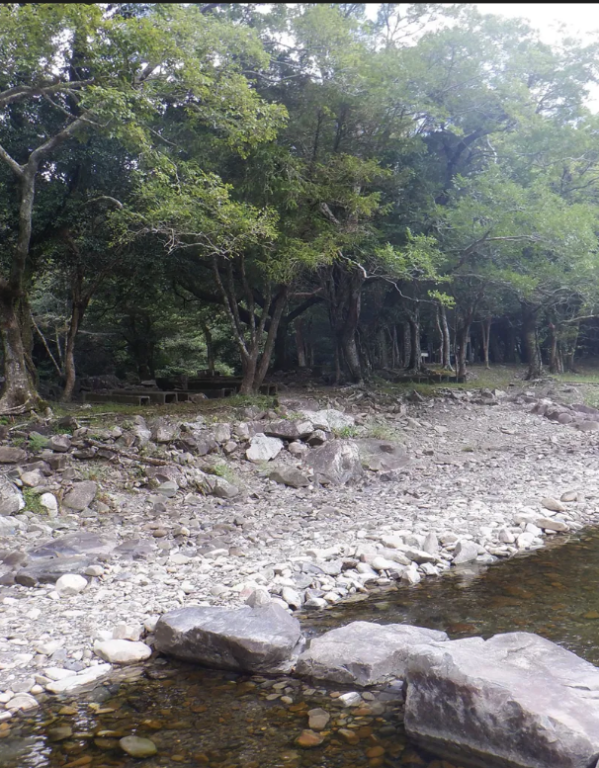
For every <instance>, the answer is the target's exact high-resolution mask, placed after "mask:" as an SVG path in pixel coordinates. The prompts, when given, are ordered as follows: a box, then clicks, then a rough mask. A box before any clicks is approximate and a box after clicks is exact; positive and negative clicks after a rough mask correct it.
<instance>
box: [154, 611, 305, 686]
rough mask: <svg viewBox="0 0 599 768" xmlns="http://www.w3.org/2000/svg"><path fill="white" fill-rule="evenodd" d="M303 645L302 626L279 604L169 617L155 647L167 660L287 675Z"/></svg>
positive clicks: (161, 625) (158, 631)
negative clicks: (172, 659) (281, 671)
mask: <svg viewBox="0 0 599 768" xmlns="http://www.w3.org/2000/svg"><path fill="white" fill-rule="evenodd" d="M301 642H302V633H301V628H300V624H299V621H298V620H297V619H294V618H293V617H292V616H290V615H289V614H288V613H287V612H286V611H285V610H284V609H283V608H281V606H279V605H276V604H275V603H269V604H267V605H256V606H255V607H251V606H249V605H246V606H243V607H242V608H237V609H230V608H219V607H215V608H202V607H190V608H179V609H177V610H175V611H171V612H170V613H166V614H164V616H162V617H161V618H160V620H159V621H158V624H157V625H156V630H155V647H156V649H157V650H158V651H160V652H161V653H164V654H165V655H167V656H174V657H175V658H178V659H183V660H184V661H194V662H197V663H198V664H202V665H204V666H207V667H216V668H219V669H233V670H240V671H243V672H273V671H278V670H285V669H288V668H289V667H290V666H291V661H292V660H294V659H295V657H296V656H297V654H298V653H299V651H300V650H301Z"/></svg>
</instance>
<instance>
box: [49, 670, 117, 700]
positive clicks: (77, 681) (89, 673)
mask: <svg viewBox="0 0 599 768" xmlns="http://www.w3.org/2000/svg"><path fill="white" fill-rule="evenodd" d="M111 669H112V666H111V665H110V664H97V665H96V666H95V667H88V668H87V669H84V670H83V671H82V672H79V673H77V674H71V675H69V676H68V677H65V678H63V679H62V680H55V681H54V682H52V683H48V684H47V685H46V690H47V691H50V693H66V692H67V691H72V690H73V689H74V688H79V687H80V686H82V685H87V684H88V683H92V682H94V681H95V680H97V679H98V678H100V677H103V676H104V675H106V674H108V672H110V670H111Z"/></svg>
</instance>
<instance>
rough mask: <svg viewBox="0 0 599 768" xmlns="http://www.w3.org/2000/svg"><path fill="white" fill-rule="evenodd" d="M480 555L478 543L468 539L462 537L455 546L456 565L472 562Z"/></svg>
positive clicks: (454, 558)
mask: <svg viewBox="0 0 599 768" xmlns="http://www.w3.org/2000/svg"><path fill="white" fill-rule="evenodd" d="M477 557H478V544H475V543H474V542H473V541H468V540H467V539H460V540H459V541H458V543H457V544H456V546H455V549H454V556H453V562H454V565H461V564H462V563H470V562H472V560H476V558H477Z"/></svg>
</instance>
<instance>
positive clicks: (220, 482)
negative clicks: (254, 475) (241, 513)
mask: <svg viewBox="0 0 599 768" xmlns="http://www.w3.org/2000/svg"><path fill="white" fill-rule="evenodd" d="M201 487H202V490H203V491H204V493H209V494H210V495H211V496H216V497H217V498H219V499H234V498H235V497H236V496H239V494H240V493H241V489H240V488H239V487H238V486H237V485H234V484H233V483H230V482H229V481H228V480H226V479H225V478H224V477H219V476H218V475H205V476H204V480H203V482H202V484H201Z"/></svg>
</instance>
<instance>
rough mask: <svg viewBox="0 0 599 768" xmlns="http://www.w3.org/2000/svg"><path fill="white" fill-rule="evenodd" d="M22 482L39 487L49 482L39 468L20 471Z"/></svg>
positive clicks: (32, 486) (29, 486) (28, 485)
mask: <svg viewBox="0 0 599 768" xmlns="http://www.w3.org/2000/svg"><path fill="white" fill-rule="evenodd" d="M20 476H21V482H22V483H23V485H26V486H27V487H28V488H37V487H39V486H40V485H45V484H46V483H47V480H46V476H45V475H44V474H43V473H42V472H40V470H39V469H32V470H30V471H25V472H21V473H20Z"/></svg>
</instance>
